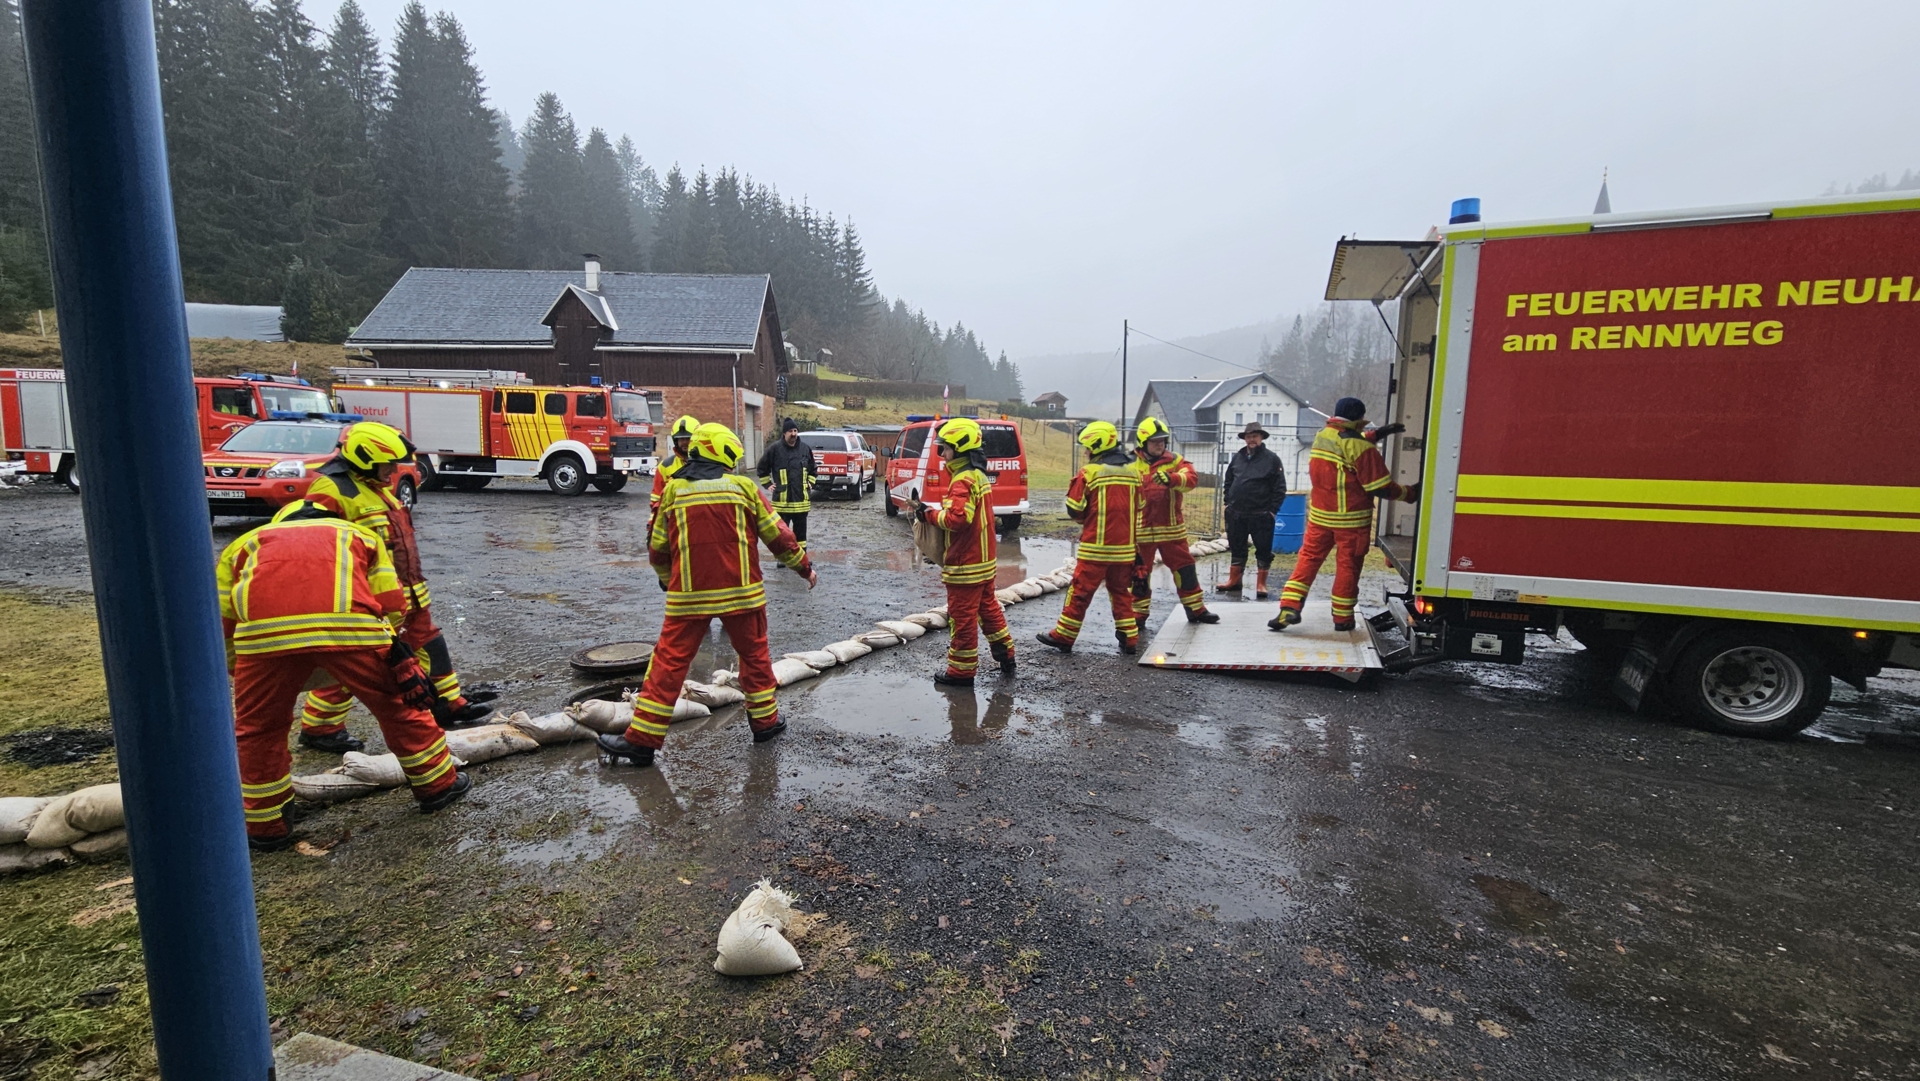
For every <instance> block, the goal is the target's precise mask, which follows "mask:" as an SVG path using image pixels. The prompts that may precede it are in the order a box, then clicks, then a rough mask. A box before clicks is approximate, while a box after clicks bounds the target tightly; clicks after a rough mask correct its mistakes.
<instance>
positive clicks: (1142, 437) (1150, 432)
mask: <svg viewBox="0 0 1920 1081" xmlns="http://www.w3.org/2000/svg"><path fill="white" fill-rule="evenodd" d="M1133 436H1134V438H1135V439H1137V440H1139V442H1140V445H1141V446H1143V447H1144V446H1146V445H1147V441H1148V440H1149V439H1172V438H1173V433H1172V432H1171V431H1168V430H1167V425H1166V422H1165V421H1162V420H1161V419H1160V418H1159V417H1148V418H1147V419H1145V420H1143V421H1141V422H1140V427H1138V428H1136V429H1134V432H1133Z"/></svg>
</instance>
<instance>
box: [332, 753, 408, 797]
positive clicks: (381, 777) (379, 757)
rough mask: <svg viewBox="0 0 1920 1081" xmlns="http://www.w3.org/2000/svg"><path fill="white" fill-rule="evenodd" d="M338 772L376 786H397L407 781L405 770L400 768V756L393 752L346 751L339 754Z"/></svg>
mask: <svg viewBox="0 0 1920 1081" xmlns="http://www.w3.org/2000/svg"><path fill="white" fill-rule="evenodd" d="M340 772H341V773H343V774H346V775H347V776H348V777H351V778H353V779H354V780H356V781H362V782H365V783H366V784H370V785H373V786H374V787H376V788H398V787H400V786H401V785H403V784H406V783H407V775H406V772H405V771H404V770H402V769H401V768H400V756H399V755H394V754H364V753H362V752H360V751H348V752H347V753H346V754H343V755H341V756H340Z"/></svg>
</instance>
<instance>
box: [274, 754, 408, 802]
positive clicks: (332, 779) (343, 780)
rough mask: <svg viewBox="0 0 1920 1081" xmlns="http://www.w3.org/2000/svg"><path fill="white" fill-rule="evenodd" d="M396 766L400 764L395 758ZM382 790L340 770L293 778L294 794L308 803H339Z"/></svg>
mask: <svg viewBox="0 0 1920 1081" xmlns="http://www.w3.org/2000/svg"><path fill="white" fill-rule="evenodd" d="M393 764H394V765H395V766H398V765H399V764H400V760H399V759H394V763H393ZM378 791H380V786H379V785H377V784H372V783H370V782H367V781H363V780H360V779H359V778H357V777H350V776H348V775H347V774H345V773H342V772H340V771H338V770H328V771H327V772H325V773H310V774H308V775H306V776H304V777H295V778H294V779H293V794H294V795H295V796H297V797H299V798H300V799H303V800H306V801H307V802H308V803H338V802H340V801H341V800H343V799H359V798H360V797H361V796H366V795H371V794H373V793H375V792H378Z"/></svg>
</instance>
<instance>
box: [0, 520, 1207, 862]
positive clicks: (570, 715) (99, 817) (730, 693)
mask: <svg viewBox="0 0 1920 1081" xmlns="http://www.w3.org/2000/svg"><path fill="white" fill-rule="evenodd" d="M1226 546H1227V545H1226V541H1225V540H1203V541H1195V542H1193V549H1192V550H1193V554H1194V555H1196V556H1205V555H1213V554H1215V553H1217V552H1221V551H1224V550H1225V549H1226ZM1072 580H1073V567H1072V566H1071V565H1068V566H1064V567H1059V568H1056V569H1055V570H1054V571H1052V572H1051V573H1049V574H1042V575H1035V576H1033V577H1031V578H1027V579H1024V580H1022V581H1019V582H1015V583H1014V584H1012V585H1010V586H1007V587H1006V588H1005V589H1002V590H1000V591H999V592H998V593H996V594H995V596H997V597H998V598H999V599H1000V603H1001V604H1003V605H1014V604H1019V603H1021V602H1022V601H1029V600H1033V599H1035V598H1037V597H1042V596H1045V595H1046V594H1048V593H1055V592H1058V591H1060V590H1061V589H1064V588H1065V587H1066V585H1067V583H1068V582H1070V581H1072ZM946 625H947V609H946V606H945V605H941V606H940V607H938V608H931V609H928V610H927V611H925V612H917V613H914V614H913V615H909V616H903V617H901V618H900V619H887V620H881V621H880V622H878V623H876V624H874V627H875V629H874V630H871V631H867V632H865V633H863V634H856V635H854V636H852V637H850V638H846V639H842V640H841V641H838V642H829V643H827V644H826V645H824V646H822V647H820V648H819V649H811V650H802V651H799V652H795V653H788V654H787V655H785V656H783V657H781V658H780V659H779V660H777V661H775V662H773V674H774V679H775V680H776V681H777V682H778V683H779V685H780V686H782V687H786V686H791V685H792V684H795V683H799V682H801V681H803V680H808V679H812V678H814V677H815V676H818V675H819V674H820V673H821V672H823V671H825V670H826V669H828V668H832V667H834V666H835V665H842V664H848V663H851V662H853V661H855V660H858V659H859V658H861V657H864V656H867V655H868V654H870V653H872V652H873V651H874V650H877V649H889V648H892V647H894V646H897V645H901V644H902V643H905V642H910V641H912V640H914V639H915V638H919V637H921V636H922V635H925V634H926V633H927V632H928V631H930V630H940V629H942V628H944V627H945V626H946ZM744 699H745V695H744V693H743V692H742V691H741V690H740V687H739V677H738V674H737V673H736V672H734V671H731V670H728V669H724V668H721V669H715V670H714V672H713V675H712V677H711V679H710V681H709V682H704V683H703V682H698V681H694V680H688V681H687V683H686V686H685V687H684V688H683V689H682V691H681V698H680V701H679V702H677V703H675V705H674V711H673V720H674V721H676V722H678V721H685V720H692V719H694V718H696V717H705V716H708V715H709V714H710V713H711V712H712V711H713V710H715V709H720V708H724V707H726V706H731V705H737V704H739V703H740V702H742V701H743V700H744ZM496 716H497V715H496ZM632 719H633V703H632V701H631V697H630V696H629V697H628V698H626V699H623V700H621V701H607V700H601V699H593V700H589V701H586V702H581V703H578V704H576V705H572V706H569V707H567V709H566V710H564V711H562V712H558V713H548V714H545V715H543V716H539V717H535V716H531V715H529V714H526V713H515V714H513V715H512V716H511V717H510V718H508V719H506V720H505V721H504V722H501V723H495V724H487V725H481V726H479V727H477V728H463V729H457V730H455V731H451V732H448V733H447V736H446V738H447V750H448V751H449V752H450V753H451V754H452V755H453V757H454V758H455V759H456V760H458V762H459V764H460V765H463V766H468V765H476V764H478V763H481V762H491V761H493V760H494V759H496V758H504V757H506V756H508V755H514V754H525V753H527V752H530V751H537V750H539V749H540V748H541V747H544V746H547V745H548V744H553V743H571V742H574V741H577V740H590V739H592V738H593V737H594V736H595V735H596V734H598V733H602V732H622V731H625V730H626V728H627V725H628V723H629V722H631V720H632ZM406 783H407V778H406V774H405V773H404V772H403V771H402V770H401V768H400V760H399V758H398V757H396V756H395V755H392V754H379V755H370V754H363V753H361V752H358V751H349V752H347V753H346V754H345V755H343V756H341V760H340V764H339V765H338V766H335V767H334V768H333V769H330V770H328V771H326V772H325V773H317V774H306V775H302V776H297V777H295V778H294V779H293V792H294V795H295V796H297V797H299V798H300V799H303V800H307V801H309V802H312V803H334V802H338V801H340V800H347V799H354V798H357V797H359V796H366V795H371V794H373V793H375V792H378V791H381V790H382V789H387V788H399V787H400V786H402V785H404V784H406ZM126 843H127V834H126V829H125V819H124V816H123V814H122V811H121V806H120V786H119V785H118V784H117V783H116V784H103V785H94V786H93V787H91V788H83V789H80V790H79V791H77V792H70V793H68V794H66V795H64V796H53V797H37V796H35V797H25V796H22V797H0V875H4V874H10V873H13V872H16V871H28V870H33V869H36V868H39V867H44V866H47V865H49V864H56V863H64V862H66V861H68V860H71V859H73V858H75V857H79V858H89V857H94V856H100V855H105V854H108V853H112V852H117V851H119V850H120V849H122V848H125V847H126Z"/></svg>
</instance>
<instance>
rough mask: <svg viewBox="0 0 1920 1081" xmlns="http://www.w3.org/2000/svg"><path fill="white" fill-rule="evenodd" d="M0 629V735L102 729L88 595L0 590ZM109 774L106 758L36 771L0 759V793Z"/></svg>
mask: <svg viewBox="0 0 1920 1081" xmlns="http://www.w3.org/2000/svg"><path fill="white" fill-rule="evenodd" d="M0 628H5V631H4V633H0V736H9V735H12V734H14V733H16V732H22V731H25V730H27V729H32V728H42V727H45V726H47V725H62V726H68V727H75V728H106V727H107V726H108V724H109V718H108V713H107V682H106V675H105V673H104V672H103V671H102V670H101V666H100V628H99V625H98V623H97V622H96V621H95V619H94V611H93V598H92V597H89V596H86V595H84V594H62V595H51V594H49V595H32V594H26V593H19V592H0ZM116 776H118V770H117V769H116V768H115V765H114V759H113V755H112V754H111V753H107V754H102V755H100V756H99V757H97V758H93V759H91V760H89V761H86V762H76V763H73V764H70V765H59V766H47V767H44V768H41V769H29V768H28V767H26V766H24V765H21V764H20V763H17V762H13V761H10V760H8V759H5V758H0V795H8V796H40V795H54V794H58V793H61V792H70V791H72V790H73V789H76V788H81V787H84V786H86V785H90V784H100V783H102V782H104V781H111V780H113V779H114V778H115V777H116Z"/></svg>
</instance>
